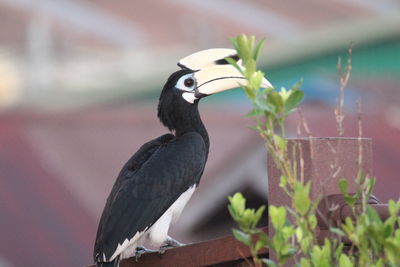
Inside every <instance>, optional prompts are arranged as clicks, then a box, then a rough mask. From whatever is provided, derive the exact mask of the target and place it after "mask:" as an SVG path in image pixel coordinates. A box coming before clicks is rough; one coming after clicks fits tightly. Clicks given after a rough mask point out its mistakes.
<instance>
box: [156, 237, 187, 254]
mask: <svg viewBox="0 0 400 267" xmlns="http://www.w3.org/2000/svg"><path fill="white" fill-rule="evenodd" d="M184 245H185V244H183V243H181V242H179V241H177V240H175V239H172V238H171V237H168V238H167V240H166V241H165V244H164V245H163V246H161V247H160V250H159V251H158V253H159V254H164V253H165V251H166V250H167V249H170V248H176V247H181V246H184Z"/></svg>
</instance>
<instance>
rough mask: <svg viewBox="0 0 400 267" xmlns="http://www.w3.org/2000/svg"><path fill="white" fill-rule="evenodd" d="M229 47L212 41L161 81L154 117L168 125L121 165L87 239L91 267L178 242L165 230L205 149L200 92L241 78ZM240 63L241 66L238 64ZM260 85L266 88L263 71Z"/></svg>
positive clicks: (193, 184) (194, 181)
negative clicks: (91, 238) (90, 240)
mask: <svg viewBox="0 0 400 267" xmlns="http://www.w3.org/2000/svg"><path fill="white" fill-rule="evenodd" d="M226 58H231V59H233V60H235V61H236V62H237V64H238V66H241V67H242V65H241V64H242V63H241V59H240V58H239V56H238V54H237V52H236V50H234V49H229V48H212V49H206V50H202V51H199V52H196V53H194V54H191V55H189V56H187V57H185V58H183V59H181V60H180V61H179V62H178V64H177V65H178V67H179V69H178V70H177V71H175V72H174V73H172V74H171V75H170V76H169V78H168V79H167V82H166V83H165V85H164V87H163V89H162V90H161V94H160V97H159V103H158V118H159V120H160V122H161V123H162V124H163V125H164V126H165V127H166V128H168V130H169V133H166V134H164V135H162V136H160V137H157V138H155V139H153V140H151V141H149V142H147V143H145V144H144V145H142V146H141V147H140V148H139V150H138V151H137V152H136V153H135V154H134V155H133V156H132V157H131V158H130V159H129V160H128V161H127V162H126V163H125V165H124V166H123V167H122V169H121V171H120V173H119V175H118V177H117V179H116V181H115V183H114V185H113V187H112V189H111V193H110V195H109V196H108V198H107V201H106V204H105V207H104V210H103V212H102V215H101V218H100V222H99V226H98V230H97V235H96V240H95V246H94V253H93V257H94V261H95V263H96V266H98V267H100V266H103V267H106V266H107V267H111V266H113V267H115V266H119V262H120V261H121V260H122V259H125V258H129V257H133V256H135V257H137V258H138V256H140V255H141V254H142V253H146V252H148V251H149V250H148V249H146V248H145V247H144V244H150V245H151V246H153V247H158V248H160V249H159V252H160V253H163V252H165V250H166V249H167V248H171V247H177V246H180V245H182V244H181V243H180V242H179V241H176V240H174V239H173V238H171V237H170V236H169V235H168V230H169V227H170V225H171V224H172V223H174V222H176V221H177V219H178V218H179V216H180V214H181V212H182V210H183V208H184V207H185V205H186V203H187V202H188V200H189V199H190V197H191V196H192V194H193V192H194V191H195V189H196V188H197V186H198V184H199V182H200V178H201V176H202V174H203V171H204V168H205V165H206V161H207V158H208V152H209V146H210V142H209V136H208V133H207V130H206V128H205V126H204V124H203V122H202V120H201V118H200V114H199V109H198V104H199V101H200V99H202V98H204V97H206V96H209V95H212V94H215V93H218V92H222V91H225V90H229V89H233V88H238V87H240V85H245V84H246V79H245V77H244V76H243V75H242V74H241V72H240V71H239V70H238V69H237V68H235V67H233V66H232V65H231V64H229V63H228V61H227V60H226ZM242 68H243V67H242ZM261 86H262V87H265V88H267V87H272V85H271V84H270V82H269V81H268V80H267V79H266V78H263V80H262V84H261Z"/></svg>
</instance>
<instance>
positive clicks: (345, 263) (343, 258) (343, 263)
mask: <svg viewBox="0 0 400 267" xmlns="http://www.w3.org/2000/svg"><path fill="white" fill-rule="evenodd" d="M353 266H354V264H353V263H352V262H351V260H350V259H349V257H347V255H346V254H342V255H340V258H339V267H353Z"/></svg>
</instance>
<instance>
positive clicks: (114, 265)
mask: <svg viewBox="0 0 400 267" xmlns="http://www.w3.org/2000/svg"><path fill="white" fill-rule="evenodd" d="M96 267H119V262H117V261H115V260H114V261H108V262H98V263H97V264H96Z"/></svg>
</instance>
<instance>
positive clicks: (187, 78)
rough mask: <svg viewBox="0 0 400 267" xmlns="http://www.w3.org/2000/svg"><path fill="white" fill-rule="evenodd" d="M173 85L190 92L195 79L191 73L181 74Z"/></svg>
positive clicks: (193, 86) (194, 86) (194, 85)
mask: <svg viewBox="0 0 400 267" xmlns="http://www.w3.org/2000/svg"><path fill="white" fill-rule="evenodd" d="M175 87H176V88H178V89H179V90H182V91H186V92H192V91H193V90H194V89H195V88H196V80H195V78H194V75H193V73H189V74H186V75H184V76H182V77H181V78H180V79H179V80H178V82H177V83H176V86H175Z"/></svg>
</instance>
